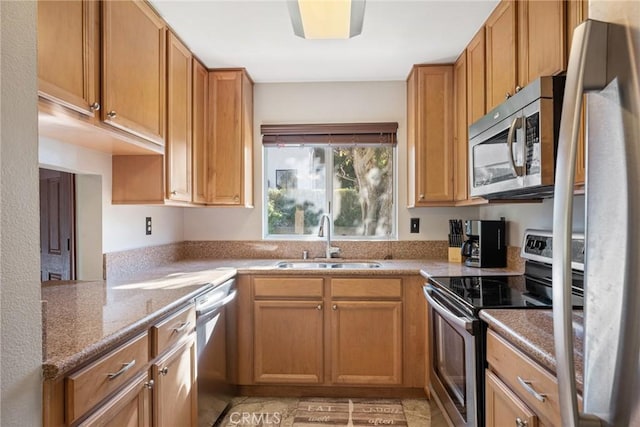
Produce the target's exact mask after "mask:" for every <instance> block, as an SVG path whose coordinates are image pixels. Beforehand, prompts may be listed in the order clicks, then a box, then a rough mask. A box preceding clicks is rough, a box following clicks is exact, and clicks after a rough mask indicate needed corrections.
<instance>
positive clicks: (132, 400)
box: [79, 372, 153, 427]
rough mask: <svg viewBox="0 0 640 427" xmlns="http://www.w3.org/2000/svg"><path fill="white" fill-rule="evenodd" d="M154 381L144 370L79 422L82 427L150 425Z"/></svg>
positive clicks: (146, 426)
mask: <svg viewBox="0 0 640 427" xmlns="http://www.w3.org/2000/svg"><path fill="white" fill-rule="evenodd" d="M152 386H153V383H152V382H149V375H148V373H147V372H144V373H142V374H140V375H138V376H137V377H136V378H135V379H134V380H132V381H131V382H130V383H129V385H128V386H126V387H125V388H124V389H123V390H122V391H121V392H119V393H118V394H116V395H115V396H114V397H112V398H111V399H109V401H108V402H107V403H105V404H104V405H102V406H101V407H100V409H98V410H97V411H96V412H94V413H93V415H91V416H90V417H89V418H87V419H86V420H85V421H83V422H82V423H80V424H79V426H82V427H89V426H101V427H122V426H127V427H149V426H151V411H150V408H151V405H150V404H149V400H150V399H149V395H150V393H151V391H150V390H151V387H152Z"/></svg>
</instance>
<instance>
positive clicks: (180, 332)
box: [151, 304, 196, 357]
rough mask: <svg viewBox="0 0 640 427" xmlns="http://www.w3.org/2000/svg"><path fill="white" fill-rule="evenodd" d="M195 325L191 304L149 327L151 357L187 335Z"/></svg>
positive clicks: (194, 313)
mask: <svg viewBox="0 0 640 427" xmlns="http://www.w3.org/2000/svg"><path fill="white" fill-rule="evenodd" d="M195 326H196V309H195V307H194V305H193V304H191V305H188V306H186V307H185V308H183V309H182V310H180V311H178V312H177V313H175V314H172V315H171V316H169V317H167V318H166V319H164V320H163V321H161V322H159V323H156V324H155V325H153V326H152V327H151V339H152V350H151V352H152V353H153V357H155V356H157V355H159V354H161V353H162V352H164V351H165V350H167V349H168V348H169V347H171V346H172V345H173V344H175V343H176V342H178V340H179V339H180V338H182V337H184V336H187V335H189V333H190V332H192V331H193V329H194V328H195Z"/></svg>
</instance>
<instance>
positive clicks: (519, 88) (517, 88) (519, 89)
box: [516, 85, 522, 93]
mask: <svg viewBox="0 0 640 427" xmlns="http://www.w3.org/2000/svg"><path fill="white" fill-rule="evenodd" d="M521 90H522V86H520V85H518V86H516V93H518V92H520V91H521Z"/></svg>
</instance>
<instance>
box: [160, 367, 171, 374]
mask: <svg viewBox="0 0 640 427" xmlns="http://www.w3.org/2000/svg"><path fill="white" fill-rule="evenodd" d="M158 373H159V374H160V375H167V374H168V373H169V367H168V366H165V367H164V368H162V369H160V370H159V371H158Z"/></svg>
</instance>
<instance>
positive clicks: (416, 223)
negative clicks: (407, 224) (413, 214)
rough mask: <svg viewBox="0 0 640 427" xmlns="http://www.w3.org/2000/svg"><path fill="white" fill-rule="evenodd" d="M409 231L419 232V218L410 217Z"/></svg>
mask: <svg viewBox="0 0 640 427" xmlns="http://www.w3.org/2000/svg"><path fill="white" fill-rule="evenodd" d="M411 232H412V233H419V232H420V218H411Z"/></svg>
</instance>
